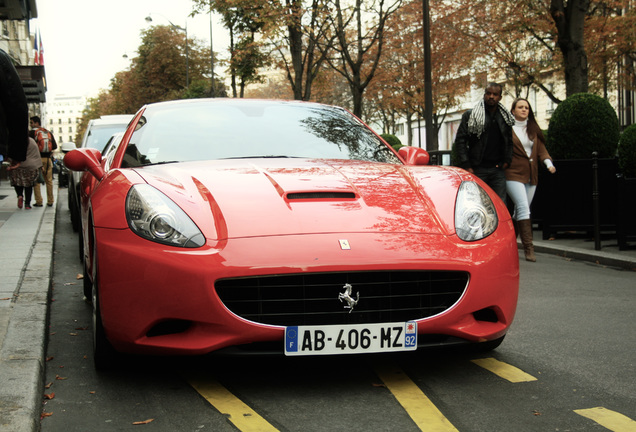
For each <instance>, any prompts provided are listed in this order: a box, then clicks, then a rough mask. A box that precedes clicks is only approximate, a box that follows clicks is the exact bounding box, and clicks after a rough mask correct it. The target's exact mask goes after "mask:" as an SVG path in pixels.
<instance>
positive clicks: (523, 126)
mask: <svg viewBox="0 0 636 432" xmlns="http://www.w3.org/2000/svg"><path fill="white" fill-rule="evenodd" d="M510 111H511V112H512V115H513V116H514V117H515V124H514V126H513V127H512V142H513V150H512V162H511V164H510V168H508V169H507V170H506V189H507V191H508V195H509V196H510V199H511V200H512V202H513V203H514V212H513V214H512V219H513V221H515V225H516V227H517V229H518V231H519V236H520V237H521V243H522V244H523V251H524V255H525V257H526V261H531V262H535V261H536V260H537V259H536V257H535V255H534V244H533V242H532V220H531V218H530V204H532V199H533V198H534V193H535V191H536V190H537V183H538V181H539V161H541V162H542V163H543V164H544V165H545V167H546V168H547V169H548V171H550V173H552V174H554V173H555V172H556V168H555V167H554V164H553V163H552V158H551V157H550V154H549V153H548V150H547V149H546V148H545V137H544V136H543V132H542V131H541V128H540V127H539V124H538V123H537V120H536V119H535V117H534V112H533V111H532V107H531V106H530V103H529V102H528V100H527V99H524V98H517V99H515V100H514V102H513V103H512V108H511V109H510Z"/></svg>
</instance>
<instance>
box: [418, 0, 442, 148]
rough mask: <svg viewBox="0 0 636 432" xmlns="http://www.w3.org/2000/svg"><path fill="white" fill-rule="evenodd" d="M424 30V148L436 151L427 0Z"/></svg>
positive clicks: (423, 8)
mask: <svg viewBox="0 0 636 432" xmlns="http://www.w3.org/2000/svg"><path fill="white" fill-rule="evenodd" d="M422 10H423V30H424V105H425V106H424V120H425V123H426V150H427V151H428V152H431V151H435V152H436V151H437V150H438V149H439V145H438V143H437V130H436V129H435V127H434V126H433V83H432V78H431V19H430V14H429V7H428V0H422Z"/></svg>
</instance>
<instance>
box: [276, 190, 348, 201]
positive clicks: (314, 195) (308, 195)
mask: <svg viewBox="0 0 636 432" xmlns="http://www.w3.org/2000/svg"><path fill="white" fill-rule="evenodd" d="M355 197H356V194H354V193H353V192H294V193H288V194H287V199H288V200H304V199H353V198H355Z"/></svg>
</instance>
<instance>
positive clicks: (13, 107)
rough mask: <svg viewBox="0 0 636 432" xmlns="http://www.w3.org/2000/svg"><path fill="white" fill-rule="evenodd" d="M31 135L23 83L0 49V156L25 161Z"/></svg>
mask: <svg viewBox="0 0 636 432" xmlns="http://www.w3.org/2000/svg"><path fill="white" fill-rule="evenodd" d="M28 132H29V109H28V106H27V101H26V96H24V90H23V89H22V82H21V81H20V77H19V76H18V72H17V71H16V70H15V67H14V66H13V62H12V61H11V57H9V56H8V55H7V53H5V52H4V51H2V50H0V154H2V155H3V156H4V157H5V158H6V157H9V158H11V159H13V160H15V161H23V160H25V159H26V151H27V145H28V143H29V136H28Z"/></svg>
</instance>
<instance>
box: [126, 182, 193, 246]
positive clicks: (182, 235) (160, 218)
mask: <svg viewBox="0 0 636 432" xmlns="http://www.w3.org/2000/svg"><path fill="white" fill-rule="evenodd" d="M126 219H127V220H128V226H129V227H130V229H131V230H132V231H133V232H134V233H135V234H137V235H139V236H141V237H143V238H145V239H148V240H151V241H154V242H157V243H163V244H167V245H170V246H180V247H187V248H195V247H201V246H203V245H204V244H205V237H203V234H202V233H201V231H200V230H199V228H198V227H197V226H196V225H195V224H194V222H192V219H190V218H189V217H188V215H187V214H185V212H184V211H183V210H181V208H180V207H179V206H178V205H176V204H175V203H174V202H173V201H172V200H171V199H170V198H168V197H167V196H166V195H164V194H163V193H161V192H159V191H158V190H157V189H155V188H154V187H152V186H150V185H147V184H139V185H134V186H133V187H132V188H130V191H129V192H128V197H126Z"/></svg>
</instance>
